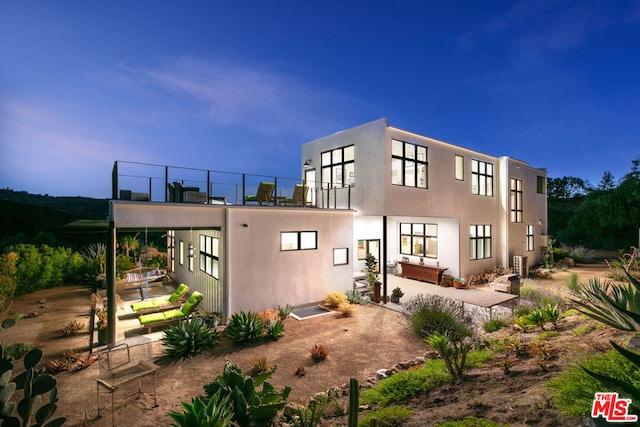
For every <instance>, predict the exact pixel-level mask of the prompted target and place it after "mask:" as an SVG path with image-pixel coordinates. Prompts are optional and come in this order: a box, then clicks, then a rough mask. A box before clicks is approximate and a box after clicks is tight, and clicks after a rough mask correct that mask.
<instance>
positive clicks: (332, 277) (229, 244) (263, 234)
mask: <svg viewBox="0 0 640 427" xmlns="http://www.w3.org/2000/svg"><path fill="white" fill-rule="evenodd" d="M110 215H111V218H110V219H111V220H113V221H114V224H115V227H116V230H140V229H145V228H147V229H159V230H175V253H176V262H175V279H176V280H177V281H178V282H184V283H185V284H187V285H189V286H190V287H191V289H192V290H197V291H200V292H202V293H203V295H204V296H205V299H204V301H203V303H202V307H203V308H205V309H206V310H208V311H217V312H220V313H222V315H223V316H227V317H228V316H230V315H231V314H233V313H235V312H238V311H241V310H244V311H249V310H250V311H260V310H264V309H267V308H275V307H277V306H278V305H281V306H284V305H286V304H292V305H294V306H297V305H303V304H309V303H313V302H318V301H321V300H323V299H324V298H325V296H326V294H327V293H328V292H332V291H341V292H344V291H346V290H349V289H351V288H352V281H353V275H352V271H353V257H354V252H353V250H352V249H351V247H352V244H353V241H352V236H353V212H352V211H345V210H325V209H302V208H278V207H255V206H222V205H196V204H184V203H182V204H172V203H141V202H126V201H112V202H111V214H110ZM244 224H246V225H247V226H246V227H245V226H244ZM283 231H317V235H318V242H317V246H318V248H317V249H315V250H303V251H281V250H280V233H281V232H283ZM200 234H205V235H211V236H214V237H220V247H219V254H220V255H219V259H220V266H219V269H220V275H219V280H215V279H214V278H212V277H211V276H209V275H207V274H205V273H203V272H201V271H200V264H199V257H198V255H199V250H200V248H199V236H200ZM180 240H182V241H183V242H184V247H183V251H184V253H183V256H184V263H183V265H180V263H179V250H180V247H179V244H180V243H179V242H180ZM189 244H192V245H193V246H194V268H193V272H191V271H189V270H188V248H189ZM334 248H349V263H348V264H346V265H339V266H334V265H333V249H334Z"/></svg>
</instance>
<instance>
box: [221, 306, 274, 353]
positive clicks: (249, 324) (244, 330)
mask: <svg viewBox="0 0 640 427" xmlns="http://www.w3.org/2000/svg"><path fill="white" fill-rule="evenodd" d="M264 329H265V328H264V322H263V321H262V319H261V318H260V317H259V316H258V315H257V314H256V313H253V312H251V311H248V312H246V313H245V312H244V311H241V312H240V313H235V314H234V315H233V316H231V319H229V323H228V324H227V328H226V329H225V331H224V332H225V334H226V335H227V336H228V337H229V338H231V341H233V342H234V343H235V344H237V345H245V344H249V343H252V342H254V341H256V340H258V339H259V338H262V336H263V335H264Z"/></svg>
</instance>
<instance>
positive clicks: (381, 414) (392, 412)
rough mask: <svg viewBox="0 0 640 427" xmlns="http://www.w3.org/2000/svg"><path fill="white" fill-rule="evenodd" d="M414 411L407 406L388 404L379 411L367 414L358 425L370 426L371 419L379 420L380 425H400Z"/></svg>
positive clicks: (378, 424)
mask: <svg viewBox="0 0 640 427" xmlns="http://www.w3.org/2000/svg"><path fill="white" fill-rule="evenodd" d="M412 414H413V413H412V412H411V409H409V408H407V407H406V406H397V405H394V406H387V407H386V408H382V409H380V410H378V411H373V412H371V413H369V414H367V415H365V416H364V417H363V418H362V419H361V420H360V421H358V427H369V426H370V425H371V420H372V419H375V420H376V421H377V424H376V425H377V426H378V427H399V426H401V425H402V424H404V423H405V421H407V420H408V419H409V418H410V417H411V415H412Z"/></svg>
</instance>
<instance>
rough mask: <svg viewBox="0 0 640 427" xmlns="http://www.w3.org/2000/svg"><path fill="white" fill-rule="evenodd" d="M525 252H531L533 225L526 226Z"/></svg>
mask: <svg viewBox="0 0 640 427" xmlns="http://www.w3.org/2000/svg"><path fill="white" fill-rule="evenodd" d="M527 251H529V252H531V251H533V224H529V225H527Z"/></svg>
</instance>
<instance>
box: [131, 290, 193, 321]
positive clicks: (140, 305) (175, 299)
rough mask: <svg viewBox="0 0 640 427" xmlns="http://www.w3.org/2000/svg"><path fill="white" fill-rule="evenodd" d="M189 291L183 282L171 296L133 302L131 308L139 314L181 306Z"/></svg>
mask: <svg viewBox="0 0 640 427" xmlns="http://www.w3.org/2000/svg"><path fill="white" fill-rule="evenodd" d="M187 292H189V287H188V286H187V285H185V284H184V283H181V284H180V286H178V287H177V288H176V290H175V291H174V292H173V293H172V294H171V295H170V296H169V298H166V299H155V300H147V301H140V302H136V303H133V304H131V310H133V311H134V312H135V313H137V314H147V313H156V312H158V311H166V310H171V309H174V308H180V305H181V304H182V302H183V301H184V296H185V295H186V294H187Z"/></svg>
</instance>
